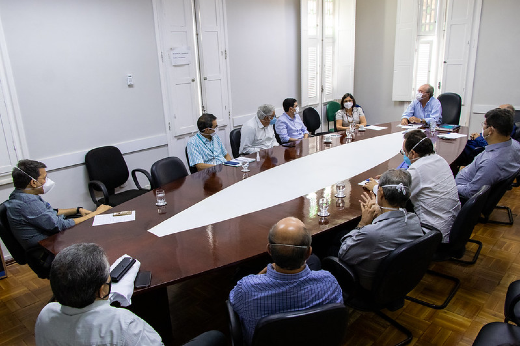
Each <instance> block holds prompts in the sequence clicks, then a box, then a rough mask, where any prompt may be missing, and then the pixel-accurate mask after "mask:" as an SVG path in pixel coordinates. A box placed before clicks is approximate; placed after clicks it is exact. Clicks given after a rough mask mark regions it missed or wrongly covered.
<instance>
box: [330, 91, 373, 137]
mask: <svg viewBox="0 0 520 346" xmlns="http://www.w3.org/2000/svg"><path fill="white" fill-rule="evenodd" d="M349 121H350V122H353V123H354V124H355V125H356V127H358V126H359V125H363V126H366V124H367V119H366V118H365V113H363V108H361V107H360V106H359V105H357V104H356V99H355V98H354V96H353V95H352V94H350V93H346V94H345V95H343V97H342V98H341V109H340V110H339V111H337V112H336V129H337V130H338V131H342V130H343V131H344V130H346V129H347V128H348V126H349Z"/></svg>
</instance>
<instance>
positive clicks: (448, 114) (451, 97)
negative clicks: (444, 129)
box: [437, 93, 462, 125]
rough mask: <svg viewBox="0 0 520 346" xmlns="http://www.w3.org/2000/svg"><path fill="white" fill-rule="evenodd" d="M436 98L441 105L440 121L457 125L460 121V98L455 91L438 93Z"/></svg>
mask: <svg viewBox="0 0 520 346" xmlns="http://www.w3.org/2000/svg"><path fill="white" fill-rule="evenodd" d="M437 99H438V100H439V101H440V102H441V106H442V123H443V124H452V125H458V124H459V121H460V110H461V108H462V99H461V98H460V96H459V95H458V94H455V93H444V94H440V95H439V97H437Z"/></svg>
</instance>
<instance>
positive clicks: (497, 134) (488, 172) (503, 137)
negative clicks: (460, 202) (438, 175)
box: [455, 108, 520, 199]
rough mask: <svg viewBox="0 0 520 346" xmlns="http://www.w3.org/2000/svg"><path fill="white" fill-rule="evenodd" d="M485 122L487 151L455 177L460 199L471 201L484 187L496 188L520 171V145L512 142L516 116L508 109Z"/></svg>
mask: <svg viewBox="0 0 520 346" xmlns="http://www.w3.org/2000/svg"><path fill="white" fill-rule="evenodd" d="M485 117H486V120H484V122H483V123H482V137H483V138H484V139H485V140H486V141H487V143H488V145H487V146H486V148H485V150H484V151H483V152H482V153H480V154H478V155H477V157H475V159H474V160H473V162H472V163H470V164H469V165H468V166H466V167H464V168H463V169H462V170H461V171H460V172H459V173H458V174H457V177H456V178H455V183H456V184H457V189H458V191H459V196H460V197H461V198H463V199H469V198H471V196H473V195H474V194H475V193H476V192H477V191H478V190H480V188H481V187H482V186H484V185H493V184H495V183H497V182H499V181H502V180H504V179H507V178H509V177H511V176H512V175H513V174H516V172H517V171H518V169H519V168H520V143H518V142H517V141H514V140H512V139H511V136H510V135H511V131H512V130H513V115H512V113H511V112H510V111H509V110H507V109H501V108H496V109H492V110H490V111H489V112H487V113H486V115H485Z"/></svg>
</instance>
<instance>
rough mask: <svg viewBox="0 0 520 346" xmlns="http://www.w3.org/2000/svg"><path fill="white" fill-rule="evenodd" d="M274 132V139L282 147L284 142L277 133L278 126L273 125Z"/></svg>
mask: <svg viewBox="0 0 520 346" xmlns="http://www.w3.org/2000/svg"><path fill="white" fill-rule="evenodd" d="M273 131H274V138H275V139H276V141H277V142H278V144H280V145H282V140H281V139H280V136H279V135H278V133H277V132H276V125H273Z"/></svg>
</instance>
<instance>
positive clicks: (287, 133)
mask: <svg viewBox="0 0 520 346" xmlns="http://www.w3.org/2000/svg"><path fill="white" fill-rule="evenodd" d="M283 110H284V112H285V113H283V114H282V115H281V116H280V117H279V118H278V120H276V124H275V125H274V127H275V129H276V133H277V134H278V136H280V140H281V141H282V143H287V142H296V141H298V140H300V139H302V138H307V137H309V131H307V128H306V127H305V125H304V124H303V121H302V119H301V118H300V115H299V114H298V113H299V112H300V107H298V101H296V100H295V99H292V98H288V99H285V100H283Z"/></svg>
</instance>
